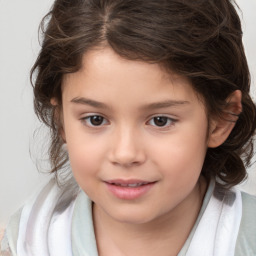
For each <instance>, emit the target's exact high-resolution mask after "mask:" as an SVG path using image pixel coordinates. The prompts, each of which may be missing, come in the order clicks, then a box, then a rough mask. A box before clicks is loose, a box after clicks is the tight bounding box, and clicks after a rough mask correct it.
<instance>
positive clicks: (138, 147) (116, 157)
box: [109, 127, 146, 167]
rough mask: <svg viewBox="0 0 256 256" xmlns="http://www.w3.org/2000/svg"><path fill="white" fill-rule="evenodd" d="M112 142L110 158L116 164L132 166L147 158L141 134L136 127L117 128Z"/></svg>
mask: <svg viewBox="0 0 256 256" xmlns="http://www.w3.org/2000/svg"><path fill="white" fill-rule="evenodd" d="M111 144H112V145H111V147H110V148H111V150H110V154H109V156H110V157H109V158H110V161H111V162H112V163H113V164H115V165H120V166H123V167H131V166H134V165H141V164H142V163H144V162H145V160H146V152H145V150H144V145H143V142H142V139H141V135H140V134H139V133H138V132H137V131H135V130H134V129H131V128H127V127H126V128H120V129H118V130H116V131H115V132H114V135H113V139H112V141H111Z"/></svg>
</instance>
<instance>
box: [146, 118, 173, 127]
mask: <svg viewBox="0 0 256 256" xmlns="http://www.w3.org/2000/svg"><path fill="white" fill-rule="evenodd" d="M176 122H177V120H176V119H173V118H170V117H168V116H161V115H159V116H154V117H152V118H151V119H150V120H149V121H148V122H147V124H148V125H151V126H155V127H159V128H165V127H166V128H168V127H171V126H172V125H174V124H175V123H176Z"/></svg>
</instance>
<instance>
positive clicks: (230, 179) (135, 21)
mask: <svg viewBox="0 0 256 256" xmlns="http://www.w3.org/2000/svg"><path fill="white" fill-rule="evenodd" d="M234 4H235V3H232V2H231V1H230V0H196V1H191V0H157V1H155V0H56V1H55V2H54V5H53V7H52V9H51V11H50V12H49V13H48V14H47V15H46V16H45V17H44V19H43V20H42V22H41V30H42V36H43V42H42V49H41V52H40V54H39V56H38V58H37V60H36V62H35V64H34V66H33V68H32V70H31V81H32V84H33V88H34V107H35V112H36V114H37V115H38V117H39V118H40V119H41V120H42V121H43V122H44V123H45V124H46V125H47V126H48V127H49V128H50V131H51V145H50V149H49V156H50V160H51V165H52V172H57V171H59V170H60V169H61V168H63V166H64V165H65V163H67V162H68V156H67V154H66V153H65V152H64V151H63V150H62V145H63V141H62V138H61V136H60V134H59V129H60V128H61V127H60V121H59V120H58V118H59V117H58V116H59V115H58V114H56V113H57V110H58V109H56V108H58V107H60V108H61V104H62V103H61V102H62V100H61V97H62V96H61V84H62V78H63V75H64V74H67V73H72V72H76V71H78V70H79V69H80V67H81V59H82V56H83V55H84V53H85V52H87V51H89V50H90V49H91V48H92V47H96V46H99V45H102V44H105V45H109V46H110V47H111V48H112V49H113V50H114V51H115V52H116V53H117V54H119V55H120V56H122V57H124V58H126V59H132V60H142V61H146V62H153V63H159V64H161V65H163V66H164V67H165V68H167V70H173V71H175V72H177V73H178V74H180V75H183V76H185V77H187V78H188V79H190V81H191V82H192V85H193V87H194V89H195V91H196V92H197V93H198V94H199V95H200V96H202V97H203V99H204V102H205V104H206V108H207V111H208V116H209V117H212V116H220V117H221V116H222V114H223V110H224V108H225V106H226V104H227V102H226V99H227V97H228V96H229V95H230V94H231V93H232V92H234V91H235V90H241V92H242V108H243V111H242V113H241V114H240V116H239V119H238V121H237V123H236V125H235V127H234V129H233V130H232V132H231V134H230V136H229V137H228V139H227V140H226V141H225V142H224V143H223V144H222V145H221V146H219V147H217V148H209V149H208V151H207V154H206V158H205V163H204V166H203V170H202V173H203V174H204V175H205V176H207V177H210V176H214V177H217V178H218V179H219V180H220V181H221V183H224V184H225V185H226V186H233V185H235V184H238V183H239V182H241V181H242V180H243V179H244V178H245V177H246V169H245V168H246V166H247V165H248V164H249V163H250V159H251V157H252V154H253V134H254V132H255V129H256V107H255V104H254V103H253V101H252V99H251V97H250V95H249V91H250V75H249V71H248V65H247V61H246V57H245V54H244V48H243V44H242V30H241V24H240V19H239V17H238V14H237V12H236V10H235V7H234ZM34 76H35V80H34V79H33V78H34ZM33 80H34V82H33ZM52 98H55V99H57V101H58V103H59V104H58V107H56V106H53V105H52V104H51V103H50V101H51V99H52Z"/></svg>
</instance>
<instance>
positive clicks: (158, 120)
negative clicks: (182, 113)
mask: <svg viewBox="0 0 256 256" xmlns="http://www.w3.org/2000/svg"><path fill="white" fill-rule="evenodd" d="M168 121H169V118H168V117H165V116H157V117H154V118H153V122H154V124H155V126H160V127H161V126H165V125H166V124H167V123H168Z"/></svg>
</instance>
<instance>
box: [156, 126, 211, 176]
mask: <svg viewBox="0 0 256 256" xmlns="http://www.w3.org/2000/svg"><path fill="white" fill-rule="evenodd" d="M204 128H205V129H204ZM206 136H207V127H206V126H205V127H202V129H201V132H199V130H198V129H190V128H189V129H186V130H183V131H179V133H177V134H175V136H173V137H170V138H169V140H165V141H162V143H156V144H157V146H156V147H155V148H154V152H155V153H154V154H152V155H155V156H156V155H157V160H155V161H158V163H160V164H161V165H162V169H163V170H165V172H166V173H167V175H169V176H171V178H172V179H174V180H176V179H184V180H188V181H189V180H190V179H193V178H194V177H198V176H199V175H200V173H201V170H202V166H203V163H204V158H205V154H206V150H207V143H206ZM157 152H158V154H157ZM159 152H161V154H159Z"/></svg>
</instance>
